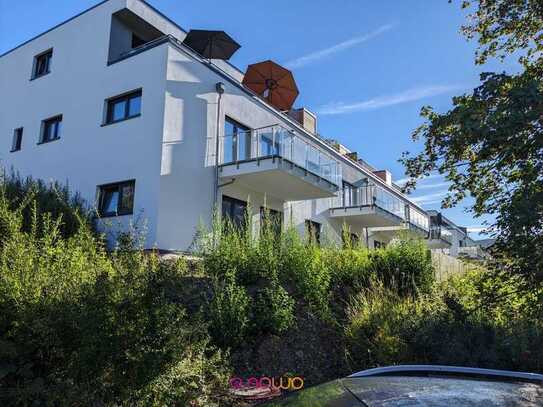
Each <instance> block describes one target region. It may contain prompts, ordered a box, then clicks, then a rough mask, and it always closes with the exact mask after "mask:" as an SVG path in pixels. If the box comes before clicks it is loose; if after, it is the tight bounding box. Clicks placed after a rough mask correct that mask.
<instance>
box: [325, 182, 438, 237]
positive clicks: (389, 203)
mask: <svg viewBox="0 0 543 407" xmlns="http://www.w3.org/2000/svg"><path fill="white" fill-rule="evenodd" d="M330 217H332V218H339V219H343V220H344V221H345V222H349V223H351V224H354V225H357V226H361V227H368V228H374V230H378V229H380V230H379V231H380V232H390V233H391V234H394V233H396V232H397V231H398V230H402V229H406V230H410V231H414V232H416V233H417V234H420V235H426V233H427V232H428V216H427V215H426V214H425V213H424V212H422V211H420V210H418V209H417V208H415V207H414V206H412V205H410V204H409V203H408V202H406V201H405V200H403V199H401V198H400V197H398V196H397V195H395V194H393V193H392V192H390V191H387V190H386V189H385V188H383V187H380V186H378V185H366V186H362V187H358V188H344V189H342V190H341V191H340V192H339V193H338V194H337V196H336V197H335V198H333V200H332V206H331V208H330Z"/></svg>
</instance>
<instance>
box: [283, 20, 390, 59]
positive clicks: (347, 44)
mask: <svg viewBox="0 0 543 407" xmlns="http://www.w3.org/2000/svg"><path fill="white" fill-rule="evenodd" d="M393 26H394V25H393V24H386V25H383V26H381V27H379V28H378V29H376V30H375V31H372V32H370V33H368V34H365V35H361V36H358V37H354V38H351V39H350V40H347V41H343V42H340V43H339V44H336V45H333V46H331V47H329V48H324V49H321V50H320V51H315V52H312V53H310V54H307V55H304V56H302V57H299V58H296V59H293V60H291V61H288V62H286V63H285V64H284V65H285V66H286V67H287V68H290V69H293V68H300V67H302V66H305V65H308V64H311V63H313V62H315V61H318V60H319V59H322V58H326V57H328V56H330V55H332V54H335V53H336V52H340V51H344V50H346V49H348V48H352V47H354V46H355V45H358V44H361V43H363V42H366V41H368V40H370V39H372V38H374V37H377V36H378V35H380V34H382V33H384V32H385V31H388V30H390V29H391V28H392V27H393Z"/></svg>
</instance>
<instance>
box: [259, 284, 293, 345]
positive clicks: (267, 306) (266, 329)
mask: <svg viewBox="0 0 543 407" xmlns="http://www.w3.org/2000/svg"><path fill="white" fill-rule="evenodd" d="M254 312H255V322H256V327H255V328H256V331H257V332H258V333H273V334H282V333H283V332H285V331H286V330H287V329H288V328H290V327H291V326H292V324H293V323H294V299H293V298H292V297H290V295H288V293H287V291H286V290H285V289H284V288H283V287H281V286H280V285H279V284H277V283H276V284H273V285H272V286H271V287H266V288H264V289H263V290H261V291H260V292H259V293H258V295H257V297H256V301H255V310H254Z"/></svg>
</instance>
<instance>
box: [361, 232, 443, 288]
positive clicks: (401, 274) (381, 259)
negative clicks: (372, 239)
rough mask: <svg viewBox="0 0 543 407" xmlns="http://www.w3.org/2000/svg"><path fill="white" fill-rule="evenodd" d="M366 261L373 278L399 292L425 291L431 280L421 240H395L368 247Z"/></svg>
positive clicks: (430, 271)
mask: <svg viewBox="0 0 543 407" xmlns="http://www.w3.org/2000/svg"><path fill="white" fill-rule="evenodd" d="M370 263H371V264H370V270H371V273H372V274H373V275H374V276H375V278H377V279H378V280H379V281H382V282H383V283H384V284H385V285H386V286H387V287H394V288H396V289H397V290H398V291H399V292H400V293H402V294H412V293H415V292H417V291H419V292H423V293H428V292H430V290H431V287H432V284H433V282H434V269H433V266H432V260H431V257H430V251H429V250H428V248H427V247H426V245H425V243H424V242H423V241H422V240H414V239H403V240H397V241H393V242H392V243H391V244H389V245H387V246H386V247H385V248H383V249H379V250H372V251H371V252H370Z"/></svg>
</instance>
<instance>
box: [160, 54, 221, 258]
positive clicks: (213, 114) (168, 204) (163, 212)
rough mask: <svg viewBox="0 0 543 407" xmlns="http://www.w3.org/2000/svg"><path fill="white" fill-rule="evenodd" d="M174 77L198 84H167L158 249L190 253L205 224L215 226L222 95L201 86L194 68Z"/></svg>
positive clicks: (178, 65) (179, 66)
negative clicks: (200, 224) (216, 158)
mask: <svg viewBox="0 0 543 407" xmlns="http://www.w3.org/2000/svg"><path fill="white" fill-rule="evenodd" d="M172 63H173V64H175V65H174V68H173V70H174V72H175V71H180V72H183V76H184V77H187V78H194V80H191V79H189V80H186V81H177V80H168V81H167V82H166V101H167V103H166V111H165V115H166V116H165V117H166V119H167V120H166V122H165V124H164V140H163V145H162V163H161V177H160V202H159V223H158V225H159V239H158V240H159V247H161V248H163V249H171V250H179V249H181V250H186V249H187V248H188V247H189V245H190V244H191V241H192V238H193V236H194V235H195V234H196V232H197V228H198V226H199V223H200V221H201V220H204V223H209V222H210V221H211V215H212V209H213V202H212V200H213V193H214V161H215V151H214V150H215V133H216V127H215V123H216V118H217V93H216V92H215V88H214V86H210V85H209V83H202V82H200V81H196V80H197V79H196V78H198V77H199V76H201V72H197V71H196V67H195V64H194V62H190V61H186V62H185V61H174V62H172Z"/></svg>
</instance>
